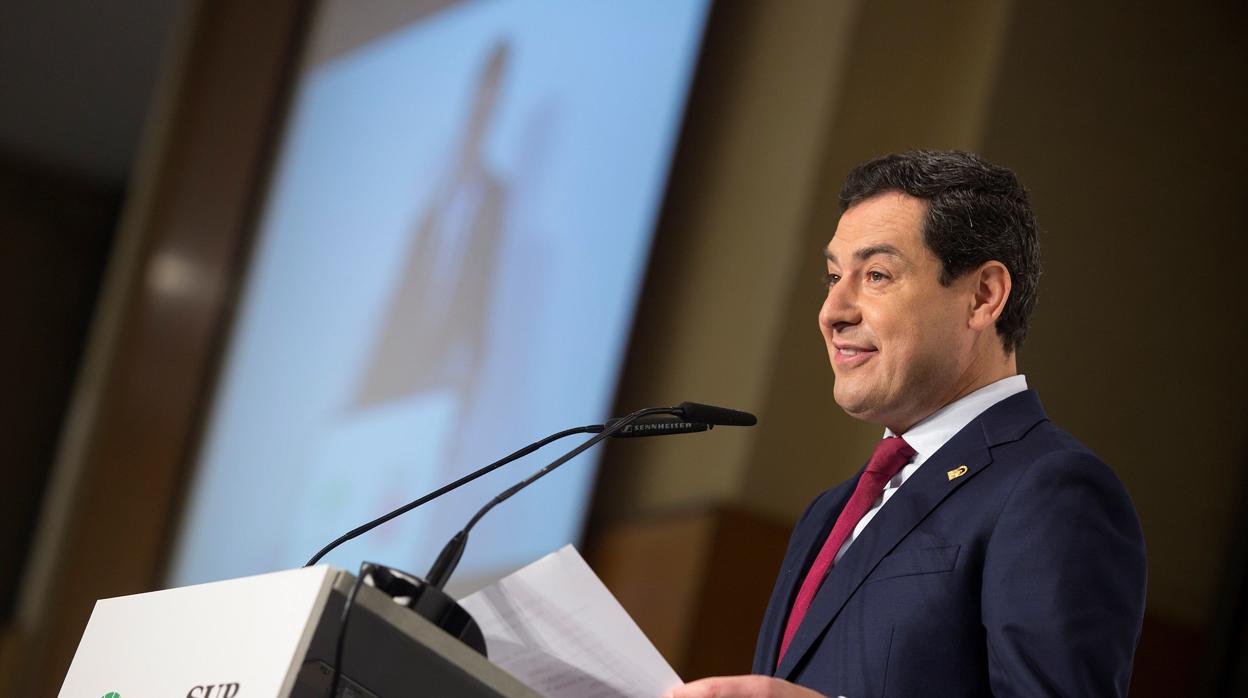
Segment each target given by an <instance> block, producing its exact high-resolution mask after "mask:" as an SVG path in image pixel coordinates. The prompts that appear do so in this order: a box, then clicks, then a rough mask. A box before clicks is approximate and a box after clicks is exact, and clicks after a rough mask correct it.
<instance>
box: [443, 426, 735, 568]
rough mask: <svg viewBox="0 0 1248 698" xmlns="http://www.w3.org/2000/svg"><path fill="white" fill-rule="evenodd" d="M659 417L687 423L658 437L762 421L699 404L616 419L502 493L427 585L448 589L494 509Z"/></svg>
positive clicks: (458, 539)
mask: <svg viewBox="0 0 1248 698" xmlns="http://www.w3.org/2000/svg"><path fill="white" fill-rule="evenodd" d="M656 414H662V415H671V416H676V417H678V418H679V417H683V418H684V420H683V421H677V422H675V426H673V427H672V430H671V431H663V430H662V429H656V430H655V433H656V434H657V433H686V432H684V431H681V430H682V429H690V430H691V431H704V429H701V428H699V427H706V429H707V430H709V429H710V428H711V427H712V426H713V425H716V424H719V425H724V426H753V425H755V424H757V423H758V418H757V417H755V416H754V415H752V414H750V413H749V412H741V411H738V410H731V409H728V408H726V407H716V406H714V405H703V404H699V403H696V402H682V403H680V405H678V406H676V407H648V408H646V409H642V410H637V411H636V412H633V413H631V414H629V415H627V416H625V417H623V418H620V419H613V420H611V422H608V423H607V424H606V425H604V428H603V430H602V431H601V432H599V433H598V434H596V435H595V436H593V437H592V438H590V439H587V440H586V441H585V442H584V443H582V444H581V445H579V446H577V447H576V448H574V449H572V450H571V451H568V452H567V453H565V454H564V455H562V456H560V457H559V458H557V459H555V461H554V462H552V463H551V464H550V465H547V466H546V467H544V468H542V469H541V470H539V471H537V472H535V473H533V474H532V475H530V476H529V477H527V478H525V479H523V480H521V481H520V482H518V483H516V484H514V485H512V486H511V487H509V488H507V489H506V490H503V491H502V493H500V494H499V495H498V496H496V497H495V498H494V499H491V500H490V501H489V502H487V503H486V505H485V506H483V507H481V509H480V510H479V511H478V512H477V513H476V514H475V515H473V517H472V518H471V519H469V520H468V524H467V525H466V526H464V527H463V529H461V530H460V531H459V533H456V534H455V535H454V536H452V537H451V540H449V541H448V542H447V544H446V546H445V547H443V548H442V552H441V553H440V554H439V555H438V559H437V560H435V561H434V563H433V566H432V567H430V568H429V574H427V575H425V580H426V582H427V583H428V584H429V585H431V586H433V587H435V588H437V589H439V590H440V589H442V587H444V586H445V585H446V582H447V580H448V579H450V577H451V573H453V572H454V571H455V568H456V566H458V565H459V560H460V558H461V557H463V555H464V548H466V547H467V545H468V532H469V531H471V530H472V527H473V526H475V525H477V522H478V521H480V520H481V517H483V516H485V514H486V513H487V512H489V510H490V509H493V508H494V507H496V506H498V505H499V504H501V503H502V502H504V501H506V500H507V499H509V498H510V497H511V496H512V495H514V494H516V493H517V492H519V491H520V490H522V489H524V488H525V487H528V486H529V485H531V484H533V483H534V482H536V481H537V480H538V479H540V478H542V477H543V476H545V475H546V474H548V473H549V472H550V471H552V470H554V469H555V468H558V467H559V466H561V465H563V464H564V463H566V462H568V461H569V460H572V459H573V458H575V457H576V456H578V455H580V454H581V452H583V451H585V450H586V449H589V448H591V447H592V446H594V445H595V444H597V443H598V442H599V441H602V440H603V439H605V438H607V437H609V436H614V435H616V434H617V433H619V432H622V431H624V429H626V428H627V427H629V426H630V425H633V424H634V423H635V422H638V421H640V420H642V419H645V418H647V417H650V416H651V415H656ZM691 423H692V424H691ZM638 435H641V434H638Z"/></svg>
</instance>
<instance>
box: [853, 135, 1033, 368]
mask: <svg viewBox="0 0 1248 698" xmlns="http://www.w3.org/2000/svg"><path fill="white" fill-rule="evenodd" d="M885 192H902V193H905V194H908V195H910V196H913V197H915V198H916V199H922V200H924V201H926V202H927V220H926V222H925V224H924V226H923V242H924V243H925V244H926V245H927V247H928V249H930V250H931V251H932V253H933V254H935V255H936V257H937V259H939V260H940V261H941V273H940V283H941V284H942V285H944V286H948V285H950V284H952V283H953V281H954V280H955V279H957V278H958V277H960V276H962V275H963V274H966V273H967V272H969V271H971V270H973V269H976V268H978V267H979V265H981V264H983V263H984V262H987V261H989V260H996V261H998V262H1001V263H1002V264H1004V265H1005V268H1006V269H1008V270H1009V271H1010V280H1011V282H1012V288H1011V290H1010V295H1009V298H1007V299H1006V301H1005V309H1004V310H1003V311H1002V312H1001V316H1000V317H998V318H997V335H998V336H999V337H1000V338H1001V344H1002V345H1003V346H1004V347H1005V351H1006V352H1012V351H1014V350H1016V349H1018V348H1019V347H1020V346H1022V344H1023V340H1024V339H1025V338H1026V336H1027V323H1028V321H1029V320H1030V318H1031V312H1032V310H1033V309H1034V308H1035V307H1036V288H1037V286H1038V283H1039V279H1040V248H1039V243H1038V242H1037V240H1036V216H1035V214H1034V213H1033V212H1032V210H1031V199H1030V197H1028V195H1027V190H1026V189H1024V188H1023V185H1022V184H1020V183H1019V181H1018V178H1017V177H1015V176H1014V173H1013V172H1011V171H1010V170H1008V169H1006V168H1004V167H1000V166H998V165H994V164H992V163H990V162H988V161H986V160H984V159H983V158H980V157H978V156H976V155H972V154H971V153H964V152H960V151H942V150H912V151H910V152H908V153H900V154H895V155H885V156H883V157H880V158H876V159H874V160H869V161H867V162H864V163H862V164H861V165H858V166H857V167H855V168H854V169H853V170H852V171H851V172H850V173H849V176H848V177H846V178H845V186H844V187H842V188H841V210H842V211H844V210H846V209H848V208H849V207H850V206H853V205H854V204H856V203H858V202H859V201H863V200H864V199H869V198H871V197H873V196H876V195H877V194H883V193H885Z"/></svg>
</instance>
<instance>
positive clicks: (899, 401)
mask: <svg viewBox="0 0 1248 698" xmlns="http://www.w3.org/2000/svg"><path fill="white" fill-rule="evenodd" d="M926 214H927V204H926V203H925V202H923V201H922V200H920V199H916V198H913V197H911V196H908V195H905V194H899V193H892V192H889V193H885V194H880V195H878V196H874V197H872V198H870V199H867V200H865V201H861V202H859V203H857V204H855V205H853V206H851V207H850V208H849V210H847V211H846V212H845V214H844V215H842V216H841V221H840V223H839V224H838V225H837V227H836V233H835V235H834V236H833V238H832V241H831V242H829V243H828V247H827V250H826V255H827V257H828V260H827V262H828V277H827V280H828V296H827V298H826V299H825V300H824V302H823V307H822V309H821V310H820V312H819V327H820V329H821V330H822V332H823V338H824V341H825V342H826V343H827V347H828V358H829V359H830V360H831V362H832V371H833V373H835V374H836V386H835V390H834V394H835V397H836V402H837V404H839V405H840V406H841V408H842V409H844V410H845V411H846V412H847V413H849V414H850V415H851V416H853V417H856V418H858V419H862V420H866V421H869V422H874V423H876V424H882V425H884V426H887V427H889V428H891V429H893V431H895V432H898V433H900V432H904V431H905V430H907V429H909V428H910V427H911V426H913V425H914V424H915V423H916V422H918V421H919V420H921V419H923V418H924V417H926V416H927V415H929V414H931V413H932V412H934V411H936V410H937V409H939V408H940V407H942V406H944V405H945V404H947V403H949V402H951V401H952V400H954V399H956V398H957V397H958V396H960V394H962V393H963V392H965V388H967V387H968V386H967V384H968V382H969V381H971V380H972V377H971V376H970V373H971V371H972V365H973V363H974V351H975V348H974V344H975V333H974V332H973V331H972V330H971V329H970V328H969V325H968V322H969V317H970V313H971V308H972V304H973V301H974V298H973V296H974V292H973V281H972V280H971V279H969V278H968V279H959V280H956V281H955V282H954V283H953V284H952V285H951V286H949V287H945V286H942V285H941V284H940V281H939V277H940V271H941V265H940V260H938V259H937V258H936V256H935V255H934V254H932V251H931V250H930V249H928V248H927V245H925V244H924V243H923V232H922V231H923V223H924V217H925V216H926ZM970 276H973V275H970Z"/></svg>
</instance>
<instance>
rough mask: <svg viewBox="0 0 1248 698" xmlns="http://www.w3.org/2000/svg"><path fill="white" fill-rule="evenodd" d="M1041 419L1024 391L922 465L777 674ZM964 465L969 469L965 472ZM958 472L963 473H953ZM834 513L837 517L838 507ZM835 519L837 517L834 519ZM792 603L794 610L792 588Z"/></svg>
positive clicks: (836, 573)
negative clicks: (996, 454) (930, 519)
mask: <svg viewBox="0 0 1248 698" xmlns="http://www.w3.org/2000/svg"><path fill="white" fill-rule="evenodd" d="M998 408H1000V409H998ZM1033 408H1034V411H1033ZM1028 413H1031V414H1028ZM1020 417H1021V418H1022V419H1021V421H1020ZM1042 419H1044V412H1043V410H1042V409H1041V408H1040V404H1039V402H1038V400H1036V398H1035V394H1034V393H1033V392H1032V391H1026V392H1024V393H1020V394H1019V395H1016V396H1013V397H1010V398H1007V399H1005V400H1003V401H1001V402H1000V403H998V404H997V405H994V406H993V407H992V408H989V410H987V411H986V412H985V413H984V414H983V415H981V416H980V417H978V418H976V419H974V420H972V421H971V422H970V423H969V424H967V425H966V427H964V428H963V429H962V430H961V431H959V432H958V433H957V434H956V435H954V437H953V438H952V439H950V440H949V441H948V443H946V444H945V445H944V446H942V447H941V448H940V449H939V450H938V451H936V453H934V454H932V456H931V457H929V458H928V459H927V460H926V461H924V463H923V465H922V466H920V467H919V469H918V470H917V471H915V473H914V474H913V475H911V476H910V478H909V479H907V480H906V482H905V484H904V485H902V487H901V488H900V489H899V490H898V491H897V492H896V493H895V494H893V495H892V496H891V497H890V498H889V500H888V504H887V505H885V506H884V507H883V508H882V509H881V510H880V511H879V513H878V514H877V515H876V516H875V518H874V519H872V520H871V523H870V524H868V525H867V527H866V528H865V529H863V532H862V535H860V536H859V537H858V538H857V539H856V540H855V541H854V543H853V545H851V546H850V547H849V549H848V550H846V551H845V555H844V557H842V558H841V560H840V562H838V563H836V565H835V566H833V568H832V571H831V572H829V573H828V577H827V579H825V580H824V582H823V586H822V587H820V589H819V592H818V593H817V594H816V595H815V599H814V601H813V602H812V603H811V606H810V609H809V610H808V611H807V613H806V617H805V618H804V619H803V620H802V624H801V626H800V627H799V628H798V629H797V634H795V635H794V636H793V642H792V643H790V645H789V649H788V651H787V652H785V654H784V661H783V662H781V664H780V666H778V667H776V673H775V675H776V676H778V677H780V678H788V677H789V676H790V675H791V674H792V673H793V670H794V669H795V668H796V667H797V665H798V663H799V662H800V661H801V659H802V657H803V655H805V654H806V652H807V651H809V650H810V648H811V647H812V645H814V643H815V641H816V640H818V639H819V638H820V637H821V636H822V635H823V632H824V630H825V629H827V627H828V625H829V624H830V623H831V622H832V621H833V620H834V619H835V618H836V616H837V614H839V613H840V612H841V609H842V608H844V607H845V604H846V602H848V601H849V598H850V596H852V595H853V594H854V592H856V591H857V590H858V588H859V587H860V586H862V583H863V581H864V580H865V579H866V578H867V576H868V575H870V574H871V572H872V570H874V569H875V567H876V565H878V564H879V562H880V560H881V559H883V558H884V556H885V555H887V554H888V553H889V552H891V551H892V550H893V548H895V547H896V546H897V544H898V543H900V542H901V540H902V539H903V538H905V537H906V536H907V535H908V534H909V533H910V531H911V530H913V529H914V527H915V526H917V525H918V524H919V522H920V521H922V520H923V519H924V518H925V517H926V516H927V515H928V514H929V513H931V511H932V510H933V509H935V508H936V507H937V506H939V505H940V503H941V502H942V501H944V500H945V498H946V497H948V496H949V495H951V494H953V493H954V492H955V491H956V490H957V489H958V488H959V487H962V486H963V485H965V484H966V483H967V482H969V481H970V480H971V479H972V478H973V477H975V476H976V475H978V474H979V473H980V472H981V471H982V470H984V469H985V468H987V467H988V466H989V465H990V464H991V463H992V455H991V452H990V448H991V447H992V446H994V445H996V444H999V443H1004V442H1005V441H1008V440H1012V439H1014V438H1019V437H1020V436H1021V433H1022V432H1024V431H1025V430H1026V429H1030V428H1031V427H1032V426H1034V425H1035V424H1036V423H1037V422H1038V421H1040V420H1042ZM1003 420H1005V421H1004V422H1003ZM963 466H965V468H966V469H965V470H962V467H963ZM959 472H960V473H961V474H957V475H954V474H955V473H959ZM840 506H841V507H843V506H844V501H842V502H841V503H840ZM836 511H837V512H838V513H839V512H840V508H838V509H837V510H836ZM832 518H833V519H835V517H832ZM831 526H832V523H831V522H829V523H828V526H827V529H826V530H824V532H823V535H824V536H825V537H826V536H827V530H830V529H831ZM822 543H823V539H822V538H820V539H819V542H818V544H819V545H822ZM812 555H813V554H812ZM808 564H809V563H808ZM803 573H804V568H803ZM797 583H800V579H799V580H798V581H796V582H794V583H793V584H794V587H795V585H796V584H797ZM789 604H790V607H791V604H792V590H791V589H790V596H789ZM786 615H787V614H786ZM781 632H783V628H781ZM772 656H773V657H774V656H775V654H774V653H773V654H772Z"/></svg>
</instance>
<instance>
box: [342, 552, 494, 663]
mask: <svg viewBox="0 0 1248 698" xmlns="http://www.w3.org/2000/svg"><path fill="white" fill-rule="evenodd" d="M363 582H364V583H365V584H367V585H369V586H371V587H373V588H375V589H377V590H378V591H380V592H382V593H383V594H385V595H386V596H389V597H390V598H391V599H393V600H394V602H395V603H397V604H399V605H400V606H406V607H407V608H410V609H411V610H413V611H415V612H416V613H418V614H420V616H421V617H422V618H424V619H425V620H427V621H429V622H430V623H433V624H434V625H436V626H438V627H439V628H441V629H442V630H443V632H445V633H446V634H448V635H450V636H451V637H454V638H457V639H458V640H459V641H460V642H462V643H464V644H465V645H468V646H469V647H471V648H472V649H474V650H476V651H477V652H478V653H480V654H481V656H482V657H487V658H488V657H489V654H487V653H486V650H485V636H484V635H482V634H481V627H480V626H479V625H477V621H476V620H474V619H473V617H472V615H471V614H469V613H468V611H467V610H465V609H464V607H463V606H460V605H459V602H457V601H456V600H455V599H452V598H451V597H450V596H449V595H448V594H447V593H446V592H445V591H442V590H441V589H439V588H438V587H435V586H433V585H432V584H429V583H428V582H426V581H425V580H423V579H421V578H420V577H416V576H414V575H410V574H408V573H406V572H403V571H401V570H396V569H393V568H391V567H384V566H382V565H377V564H373V565H372V569H370V570H369V571H367V572H365V574H364V578H363Z"/></svg>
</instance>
